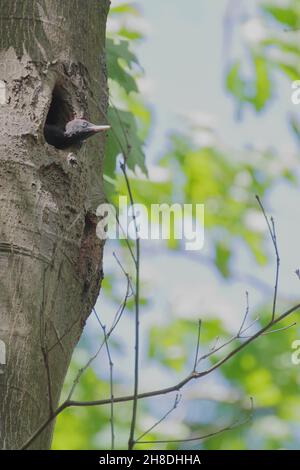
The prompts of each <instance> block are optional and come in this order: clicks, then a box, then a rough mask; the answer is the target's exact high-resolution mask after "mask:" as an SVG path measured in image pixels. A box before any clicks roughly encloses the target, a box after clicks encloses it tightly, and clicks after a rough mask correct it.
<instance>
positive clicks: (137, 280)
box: [121, 156, 140, 450]
mask: <svg viewBox="0 0 300 470" xmlns="http://www.w3.org/2000/svg"><path fill="white" fill-rule="evenodd" d="M121 170H122V172H123V175H124V179H125V182H126V187H127V191H128V194H129V199H130V204H131V207H132V210H133V221H134V228H135V250H136V251H135V260H136V262H135V294H134V304H135V347H134V349H135V354H134V399H133V405H132V418H131V425H130V434H129V440H128V449H129V450H132V449H133V446H134V433H135V426H136V419H137V406H138V388H139V342H140V339H139V338H140V310H139V309H140V238H139V230H138V226H137V221H136V214H135V209H134V199H133V194H132V191H131V186H130V182H129V178H128V175H127V170H126V158H125V156H124V161H123V162H122V163H121Z"/></svg>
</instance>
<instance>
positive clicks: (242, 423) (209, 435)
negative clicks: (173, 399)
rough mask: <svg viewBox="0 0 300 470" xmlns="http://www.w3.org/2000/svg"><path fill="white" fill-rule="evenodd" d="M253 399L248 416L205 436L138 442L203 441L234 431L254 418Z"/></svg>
mask: <svg viewBox="0 0 300 470" xmlns="http://www.w3.org/2000/svg"><path fill="white" fill-rule="evenodd" d="M250 401H251V410H250V413H249V415H248V416H246V418H245V419H244V420H243V421H238V420H236V421H234V422H233V423H231V424H229V425H228V426H225V427H224V428H221V429H218V430H217V431H214V432H211V433H208V434H204V435H203V436H197V437H190V438H187V439H165V440H153V441H141V440H140V441H137V442H136V443H137V444H172V443H183V442H195V441H203V440H204V439H208V438H210V437H215V436H218V435H220V434H223V433H224V432H227V431H232V430H233V429H235V428H238V427H240V426H243V425H244V424H246V423H248V422H249V421H250V420H251V419H252V415H253V399H252V397H251V398H250Z"/></svg>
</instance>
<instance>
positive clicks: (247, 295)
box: [237, 291, 249, 338]
mask: <svg viewBox="0 0 300 470" xmlns="http://www.w3.org/2000/svg"><path fill="white" fill-rule="evenodd" d="M248 314H249V293H248V292H247V291H246V311H245V316H244V318H243V321H242V323H241V326H240V329H239V331H238V334H237V337H238V338H239V337H240V335H241V333H242V331H243V328H244V325H245V323H246V320H247V317H248Z"/></svg>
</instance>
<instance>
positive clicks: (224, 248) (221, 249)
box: [215, 242, 232, 278]
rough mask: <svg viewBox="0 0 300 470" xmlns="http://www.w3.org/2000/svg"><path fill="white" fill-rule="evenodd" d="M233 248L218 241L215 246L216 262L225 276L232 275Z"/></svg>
mask: <svg viewBox="0 0 300 470" xmlns="http://www.w3.org/2000/svg"><path fill="white" fill-rule="evenodd" d="M231 254H232V253H231V250H230V248H229V247H228V245H227V244H226V243H224V242H219V243H216V246H215V264H216V267H217V268H218V270H219V272H220V273H221V274H222V276H223V277H225V278H228V277H229V276H230V270H229V262H230V259H231Z"/></svg>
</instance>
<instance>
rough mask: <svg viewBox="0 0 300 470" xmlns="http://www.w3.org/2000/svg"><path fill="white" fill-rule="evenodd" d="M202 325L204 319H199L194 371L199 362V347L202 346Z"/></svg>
mask: <svg viewBox="0 0 300 470" xmlns="http://www.w3.org/2000/svg"><path fill="white" fill-rule="evenodd" d="M201 325H202V320H199V321H198V336H197V345H196V354H195V362H194V368H193V371H194V372H196V369H197V364H198V357H199V347H200V334H201Z"/></svg>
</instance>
